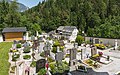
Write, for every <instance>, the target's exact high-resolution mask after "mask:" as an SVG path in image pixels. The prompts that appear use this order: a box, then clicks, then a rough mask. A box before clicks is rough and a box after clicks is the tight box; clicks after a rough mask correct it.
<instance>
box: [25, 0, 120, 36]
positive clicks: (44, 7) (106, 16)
mask: <svg viewBox="0 0 120 75" xmlns="http://www.w3.org/2000/svg"><path fill="white" fill-rule="evenodd" d="M24 14H25V15H27V17H28V18H29V21H31V23H33V24H34V23H37V24H39V25H40V26H41V28H42V29H43V30H44V31H46V32H49V31H51V30H54V29H56V28H57V27H59V26H60V25H63V26H65V25H74V26H76V27H77V28H78V29H79V31H80V33H81V32H82V31H85V33H86V34H87V36H97V37H109V38H120V34H118V33H119V32H120V17H119V15H120V1H119V0H46V1H43V2H42V3H39V4H38V5H37V6H35V7H33V8H31V9H29V10H28V11H26V12H25V13H24ZM111 27H114V28H111ZM116 29H117V30H118V31H116ZM103 33H104V34H103ZM116 34H117V35H116Z"/></svg>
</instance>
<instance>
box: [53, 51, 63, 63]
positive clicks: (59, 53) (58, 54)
mask: <svg viewBox="0 0 120 75" xmlns="http://www.w3.org/2000/svg"><path fill="white" fill-rule="evenodd" d="M63 55H64V54H63V52H58V53H56V54H55V60H56V61H57V62H61V61H62V59H63Z"/></svg>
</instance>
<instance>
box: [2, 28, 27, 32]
mask: <svg viewBox="0 0 120 75" xmlns="http://www.w3.org/2000/svg"><path fill="white" fill-rule="evenodd" d="M6 32H26V27H12V28H4V29H3V31H2V33H6Z"/></svg>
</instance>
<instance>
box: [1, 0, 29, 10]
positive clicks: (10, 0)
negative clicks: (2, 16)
mask: <svg viewBox="0 0 120 75" xmlns="http://www.w3.org/2000/svg"><path fill="white" fill-rule="evenodd" d="M0 1H3V0H0ZM4 1H6V2H9V3H11V2H12V0H4ZM17 4H18V7H19V11H20V12H23V11H25V10H27V9H28V7H27V6H25V5H24V4H22V3H18V2H17Z"/></svg>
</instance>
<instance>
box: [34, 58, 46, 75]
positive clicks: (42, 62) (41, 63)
mask: <svg viewBox="0 0 120 75" xmlns="http://www.w3.org/2000/svg"><path fill="white" fill-rule="evenodd" d="M45 64H46V60H45V59H40V60H38V61H37V62H36V73H38V72H39V70H40V69H41V68H45Z"/></svg>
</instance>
